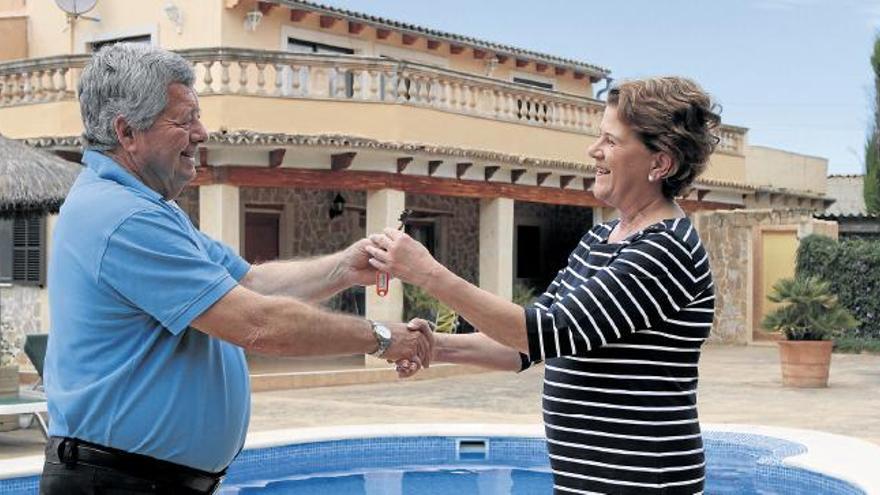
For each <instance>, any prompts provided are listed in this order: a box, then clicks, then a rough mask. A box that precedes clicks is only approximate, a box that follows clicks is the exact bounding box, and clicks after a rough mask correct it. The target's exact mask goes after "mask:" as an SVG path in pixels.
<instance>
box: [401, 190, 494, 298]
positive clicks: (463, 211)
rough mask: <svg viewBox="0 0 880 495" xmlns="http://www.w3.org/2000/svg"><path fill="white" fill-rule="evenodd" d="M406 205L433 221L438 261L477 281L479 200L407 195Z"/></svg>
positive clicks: (478, 263)
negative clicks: (434, 222) (420, 210)
mask: <svg viewBox="0 0 880 495" xmlns="http://www.w3.org/2000/svg"><path fill="white" fill-rule="evenodd" d="M406 207H407V208H411V209H415V210H417V211H418V210H419V209H422V210H424V211H425V212H426V213H425V214H426V215H428V214H430V213H432V212H433V213H435V214H433V215H430V217H431V218H434V219H435V220H436V227H435V229H436V242H437V253H436V255H437V258H438V261H440V262H441V263H443V264H444V265H446V266H447V267H448V268H449V269H450V270H452V271H453V272H454V273H456V274H457V275H459V276H460V277H461V278H463V279H465V280H467V281H468V282H471V283H473V284H478V283H479V280H480V273H479V272H480V259H479V255H480V251H479V249H480V202H479V200H477V199H471V198H457V197H452V196H428V195H407V196H406Z"/></svg>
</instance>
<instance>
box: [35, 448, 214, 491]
mask: <svg viewBox="0 0 880 495" xmlns="http://www.w3.org/2000/svg"><path fill="white" fill-rule="evenodd" d="M49 442H50V447H51V448H49V449H47V452H48V453H49V455H50V459H49V461H56V459H51V457H54V456H55V455H57V456H58V458H57V461H58V462H60V463H62V464H66V465H68V466H73V465H76V464H77V463H82V464H87V465H91V466H97V467H103V468H107V469H113V470H115V471H118V472H121V473H125V474H127V475H129V476H134V477H136V478H141V479H144V480H153V481H157V482H159V483H167V484H169V485H171V486H178V487H181V488H187V489H189V490H193V491H196V492H200V493H214V492H215V491H216V490H217V488H219V487H220V482H221V481H223V477H224V476H225V474H226V470H223V471H221V472H219V473H209V472H206V471H201V470H198V469H195V468H191V467H188V466H183V465H180V464H175V463H173V462H168V461H163V460H160V459H155V458H153V457H148V456H145V455H141V454H133V453H131V452H126V451H124V450H119V449H114V448H111V447H105V446H103V445H96V444H93V443H90V442H84V441H82V440H79V439H76V438H66V437H52V438H50V439H49Z"/></svg>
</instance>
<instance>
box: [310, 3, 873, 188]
mask: <svg viewBox="0 0 880 495" xmlns="http://www.w3.org/2000/svg"><path fill="white" fill-rule="evenodd" d="M319 2H320V3H323V4H325V5H332V6H334V7H341V8H345V9H349V10H354V11H358V12H364V13H368V14H372V15H377V16H381V17H386V18H389V19H394V20H398V21H403V22H409V23H412V24H417V25H420V26H423V27H428V28H434V29H439V30H442V31H447V32H450V33H455V34H462V35H467V36H473V37H475V38H479V39H483V40H486V41H492V42H496V43H502V44H507V45H512V46H515V47H518V48H525V49H530V50H534V51H538V52H543V53H548V54H551V55H556V56H561V57H565V58H572V59H575V60H579V61H583V62H588V63H591V64H595V65H599V66H602V67H605V68H606V69H609V70H610V71H611V77H613V78H615V79H627V78H637V77H647V76H654V75H682V76H687V77H690V78H692V79H694V80H696V81H697V82H698V83H700V85H701V86H703V88H704V89H706V90H707V91H708V92H709V93H710V94H711V95H712V96H713V97H714V98H715V99H716V100H717V102H718V103H720V104H721V106H722V108H723V111H722V119H723V120H724V122H725V123H727V124H732V125H737V126H742V127H747V128H748V129H749V133H748V142H749V144H755V145H761V146H770V147H773V148H779V149H784V150H787V151H794V152H797V153H803V154H806V155H812V156H819V157H823V158H827V159H828V160H829V163H828V172H829V174H858V173H863V170H864V146H865V144H864V143H865V139H866V136H867V134H868V130H869V122H870V121H871V120H872V115H873V106H872V103H871V102H872V101H873V94H874V90H873V87H874V83H873V72H872V70H871V66H870V57H871V50H872V47H873V40H874V37H875V36H876V35H877V33H878V30H880V0H690V1H688V0H604V1H597V0H528V1H526V0H480V1H474V0H319ZM602 84H604V83H600V85H602ZM597 86H598V85H597Z"/></svg>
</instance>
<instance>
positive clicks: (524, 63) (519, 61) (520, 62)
mask: <svg viewBox="0 0 880 495" xmlns="http://www.w3.org/2000/svg"><path fill="white" fill-rule="evenodd" d="M527 65H529V61H528V60H523V59H521V58H518V59H516V66H517V67H518V68H520V69H521V68H523V67H526V66H527Z"/></svg>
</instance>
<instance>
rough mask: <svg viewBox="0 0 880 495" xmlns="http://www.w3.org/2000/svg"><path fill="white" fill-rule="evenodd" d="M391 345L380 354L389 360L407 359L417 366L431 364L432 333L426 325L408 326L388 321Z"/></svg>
mask: <svg viewBox="0 0 880 495" xmlns="http://www.w3.org/2000/svg"><path fill="white" fill-rule="evenodd" d="M387 326H388V329H389V330H391V346H389V347H388V349H387V350H386V351H385V354H383V355H382V357H383V358H384V359H387V360H388V361H389V362H398V361H402V360H407V361H410V362H414V363H417V364H418V366H419V367H425V368H427V367H429V366H431V358H432V357H433V354H434V334H433V333H432V332H431V329H430V327H427V325H426V326H425V327H424V328H423V327H422V326H421V325H415V326H410V325H407V324H404V323H390V324H388V325H387Z"/></svg>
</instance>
